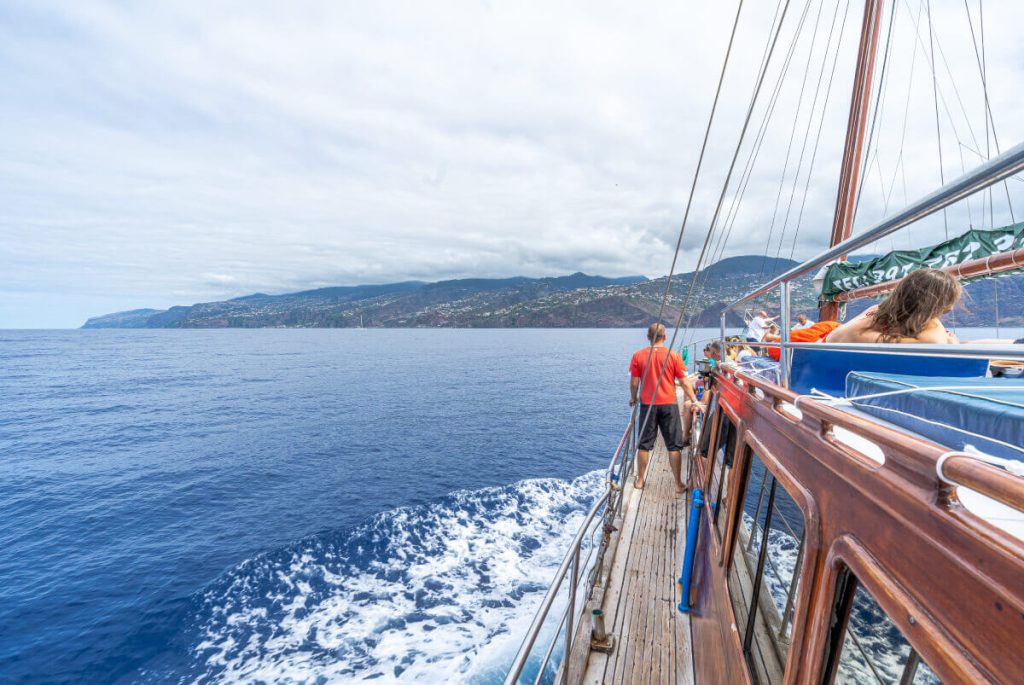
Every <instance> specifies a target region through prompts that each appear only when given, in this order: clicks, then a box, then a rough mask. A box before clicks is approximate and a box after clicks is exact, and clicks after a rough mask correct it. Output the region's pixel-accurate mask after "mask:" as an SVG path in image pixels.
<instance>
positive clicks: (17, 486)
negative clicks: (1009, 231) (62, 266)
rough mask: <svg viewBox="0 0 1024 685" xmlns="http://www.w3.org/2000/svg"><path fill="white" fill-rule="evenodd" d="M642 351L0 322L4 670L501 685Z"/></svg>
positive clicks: (37, 678) (520, 333)
mask: <svg viewBox="0 0 1024 685" xmlns="http://www.w3.org/2000/svg"><path fill="white" fill-rule="evenodd" d="M708 335H710V332H709V333H708ZM644 342H645V340H644V337H643V332H641V331H635V330H379V329H363V330H268V329H263V330H216V331H202V330H182V331H176V330H152V331H150V330H138V331H118V330H99V331H0V493H2V494H0V681H2V682H40V683H58V682H196V681H198V682H251V681H254V680H263V681H266V682H273V681H280V680H282V679H288V678H291V679H294V680H306V681H309V682H315V681H317V679H318V678H326V679H327V680H330V681H334V680H339V681H345V680H361V679H368V678H374V679H378V680H379V681H381V682H388V681H391V680H394V679H396V678H398V677H401V679H402V680H403V681H405V680H408V681H424V682H438V681H441V680H449V681H455V682H458V681H463V682H494V681H497V680H500V677H501V675H502V674H503V672H504V669H505V668H506V666H507V664H508V663H509V662H510V660H511V658H512V656H513V654H514V651H515V649H516V648H517V646H518V641H519V639H520V636H521V633H522V632H523V630H525V628H526V626H527V625H528V624H529V621H530V619H531V618H532V613H533V610H534V608H535V607H536V605H537V603H538V602H539V600H540V598H541V596H542V594H543V591H544V590H545V589H546V585H547V582H548V581H549V579H550V577H551V575H552V574H553V572H554V570H555V568H557V565H558V562H559V561H560V557H561V554H562V553H563V549H562V548H563V546H564V544H565V543H566V541H567V539H568V538H569V537H571V535H572V533H573V532H574V531H573V527H574V525H575V522H576V521H578V520H580V519H581V518H582V515H583V513H584V512H585V510H586V509H587V508H589V505H590V504H591V502H592V501H593V498H594V497H595V496H596V495H597V494H598V492H599V489H600V487H601V485H600V484H601V478H600V475H599V474H598V473H597V472H596V471H597V470H598V469H600V468H602V467H603V466H604V465H606V464H607V462H608V459H609V458H610V456H611V453H612V451H613V450H614V448H615V445H616V443H617V440H618V438H619V437H620V435H621V431H622V430H623V429H624V427H625V423H626V421H627V419H628V412H629V409H628V406H627V399H628V380H627V378H628V377H627V366H628V361H629V356H630V354H631V353H632V351H633V350H635V349H637V348H639V347H641V346H643V344H644Z"/></svg>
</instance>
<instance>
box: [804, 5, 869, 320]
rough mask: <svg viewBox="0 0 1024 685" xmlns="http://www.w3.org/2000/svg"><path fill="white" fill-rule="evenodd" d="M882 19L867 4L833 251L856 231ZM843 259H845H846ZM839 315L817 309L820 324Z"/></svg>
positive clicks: (826, 307) (827, 306)
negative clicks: (859, 183) (858, 184)
mask: <svg viewBox="0 0 1024 685" xmlns="http://www.w3.org/2000/svg"><path fill="white" fill-rule="evenodd" d="M881 15H882V0H866V2H865V3H864V21H863V23H862V25H861V31H860V48H859V50H858V52H857V69H856V72H855V73H854V78H853V95H852V97H851V98H850V118H849V121H848V122H847V125H846V145H845V147H844V148H843V165H842V170H841V171H840V174H839V191H838V193H837V196H836V213H835V218H834V219H833V220H832V238H831V240H830V241H829V247H834V246H835V245H838V244H839V243H841V242H843V241H844V240H846V239H847V238H849V237H850V233H851V231H852V229H853V209H854V207H855V206H856V202H857V181H858V177H859V176H860V161H861V155H862V152H863V147H864V130H865V128H867V123H868V105H869V103H870V100H871V78H872V75H873V74H874V70H875V52H876V48H877V47H878V34H879V29H880V28H881ZM842 259H846V257H843V258H842ZM838 314H839V305H838V304H837V303H835V302H825V303H823V304H821V306H820V307H819V309H818V320H819V321H835V320H836V319H837V316H838Z"/></svg>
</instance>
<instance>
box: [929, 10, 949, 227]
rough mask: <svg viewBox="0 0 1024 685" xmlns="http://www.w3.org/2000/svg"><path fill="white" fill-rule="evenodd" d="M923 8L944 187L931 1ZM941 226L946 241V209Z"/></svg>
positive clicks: (943, 175) (940, 169)
mask: <svg viewBox="0 0 1024 685" xmlns="http://www.w3.org/2000/svg"><path fill="white" fill-rule="evenodd" d="M925 6H926V7H927V9H928V45H929V48H930V50H929V54H930V55H931V65H932V97H933V101H934V104H935V134H936V137H937V138H938V147H939V185H940V187H941V186H944V185H946V172H945V170H944V169H943V164H942V126H941V125H940V123H939V82H938V79H937V78H936V75H935V40H934V38H933V36H932V0H926V4H925ZM942 226H943V230H944V231H945V235H946V240H949V220H948V219H947V217H946V208H945V207H943V208H942Z"/></svg>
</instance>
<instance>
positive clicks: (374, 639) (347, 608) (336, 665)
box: [189, 471, 602, 683]
mask: <svg viewBox="0 0 1024 685" xmlns="http://www.w3.org/2000/svg"><path fill="white" fill-rule="evenodd" d="M601 482H602V472H597V471H595V472H593V473H590V474H587V475H585V476H582V477H580V478H577V479H576V480H573V481H570V482H566V481H560V480H554V479H543V480H528V481H522V482H520V483H516V484H513V485H509V486H505V487H498V488H487V489H484V490H478V491H473V492H457V493H453V494H451V495H449V496H447V497H445V498H443V499H442V500H440V501H438V502H436V503H433V504H430V505H425V506H420V507H409V508H402V509H397V510H393V511H389V512H385V513H382V514H379V515H376V516H374V517H372V518H371V519H369V520H368V521H366V522H365V523H363V524H361V525H359V526H357V527H355V528H354V529H350V530H346V531H340V532H336V533H330V534H326V535H319V536H315V537H312V538H309V539H306V540H303V541H301V542H299V543H297V544H295V545H292V546H289V547H287V548H283V549H280V550H275V551H272V552H269V553H266V554H263V555H260V556H258V557H256V558H253V559H250V560H248V561H246V562H244V563H242V564H240V565H238V566H237V567H235V568H234V569H232V570H230V571H229V572H227V573H226V574H225V575H224V576H222V577H221V578H220V579H219V580H218V581H217V582H215V583H214V584H213V585H211V586H210V587H209V588H207V590H206V591H205V592H204V593H203V595H202V597H201V599H200V602H199V604H200V606H199V608H198V610H197V612H196V616H195V617H194V619H193V621H192V623H193V625H194V626H195V627H194V630H195V633H194V636H193V638H192V639H193V646H192V650H191V652H192V654H191V658H192V666H191V669H190V670H191V673H190V674H189V676H190V677H189V679H190V680H195V681H197V682H218V683H221V682H224V683H227V682H242V681H244V682H253V681H264V682H289V681H291V682H295V681H300V682H301V681H308V682H329V681H342V680H363V679H367V680H369V679H375V680H379V681H383V682H387V681H391V680H395V679H397V678H399V677H401V679H402V680H403V681H425V682H491V681H500V679H501V678H502V677H503V675H504V673H505V670H507V667H508V664H509V663H510V662H511V659H512V657H513V656H514V654H515V650H516V649H517V647H518V645H519V640H520V638H521V636H522V635H523V633H524V632H525V630H526V628H527V627H528V626H529V623H530V621H531V619H532V618H533V614H534V612H535V610H536V608H537V606H538V604H539V603H540V600H541V598H542V597H543V594H544V592H545V590H546V589H547V586H548V583H549V581H550V580H551V577H552V575H553V574H554V572H555V570H556V569H557V567H558V564H559V563H560V562H561V558H562V555H563V554H564V553H565V549H566V546H567V544H568V543H569V542H570V541H571V538H572V536H573V534H574V533H575V531H576V529H577V527H578V526H579V524H580V523H581V521H582V518H583V516H584V515H585V513H586V511H587V509H588V508H589V507H590V505H591V504H592V503H593V501H594V498H595V497H596V495H597V493H598V492H599V490H600V485H601Z"/></svg>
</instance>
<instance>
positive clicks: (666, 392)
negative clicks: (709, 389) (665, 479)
mask: <svg viewBox="0 0 1024 685" xmlns="http://www.w3.org/2000/svg"><path fill="white" fill-rule="evenodd" d="M647 339H648V340H649V341H650V343H651V346H650V347H645V348H643V349H642V350H637V351H636V352H634V353H633V360H632V361H631V362H630V364H629V375H630V381H629V390H630V400H629V406H631V407H632V406H633V405H635V404H636V403H637V391H638V390H639V389H640V382H641V380H642V381H643V384H644V387H643V392H641V393H640V415H639V418H638V419H637V420H638V421H639V424H638V425H639V426H640V441H639V443H638V444H637V448H638V449H637V453H636V454H637V460H638V464H637V475H636V487H637V488H638V489H640V488H643V486H644V482H645V479H646V477H647V464H648V462H649V461H650V460H651V449H653V448H654V441H655V440H656V439H657V438H658V431H659V430H660V431H661V437H662V438H664V440H665V447H667V448H668V462H669V465H670V466H671V467H672V475H673V476H674V477H675V479H676V493H682V492H683V491H684V490H685V489H686V488H685V487H684V486H683V481H682V479H681V467H682V458H683V455H682V449H683V448H684V447H686V444H687V443H684V442H683V430H682V426H681V425H680V415H679V405H678V404H676V379H679V380H680V381H681V382H682V386H683V391H684V392H685V393H686V397H687V399H689V400H690V401H691V402H692V403H693V404H697V395H696V393H694V391H693V384H692V383H690V379H688V378H687V377H686V363H685V362H684V361H683V358H682V357H680V356H679V353H678V352H675V351H673V350H670V349H668V348H667V347H665V327H664V326H662V325H661V324H660V323H652V324H651V325H650V327H649V328H648V329H647Z"/></svg>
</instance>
